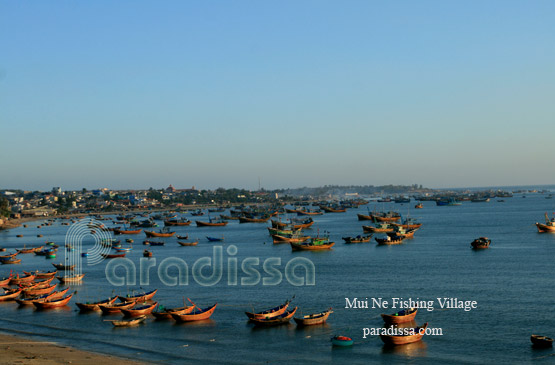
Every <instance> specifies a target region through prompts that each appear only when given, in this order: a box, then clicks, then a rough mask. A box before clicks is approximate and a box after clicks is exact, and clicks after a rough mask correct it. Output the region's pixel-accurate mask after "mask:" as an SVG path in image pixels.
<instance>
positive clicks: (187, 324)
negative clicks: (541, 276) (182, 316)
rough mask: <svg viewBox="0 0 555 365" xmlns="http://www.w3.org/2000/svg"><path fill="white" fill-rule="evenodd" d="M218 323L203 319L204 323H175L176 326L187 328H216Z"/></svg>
mask: <svg viewBox="0 0 555 365" xmlns="http://www.w3.org/2000/svg"><path fill="white" fill-rule="evenodd" d="M215 325H216V321H214V320H213V319H211V318H208V319H203V320H202V321H190V322H175V323H174V326H186V327H214V326H215Z"/></svg>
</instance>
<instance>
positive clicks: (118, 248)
mask: <svg viewBox="0 0 555 365" xmlns="http://www.w3.org/2000/svg"><path fill="white" fill-rule="evenodd" d="M132 249H133V247H114V250H116V252H130V251H131V250H132Z"/></svg>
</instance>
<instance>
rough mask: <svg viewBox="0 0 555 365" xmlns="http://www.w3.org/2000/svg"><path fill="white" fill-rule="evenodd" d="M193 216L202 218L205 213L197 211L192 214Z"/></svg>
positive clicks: (200, 210)
mask: <svg viewBox="0 0 555 365" xmlns="http://www.w3.org/2000/svg"><path fill="white" fill-rule="evenodd" d="M191 215H192V216H193V217H200V216H202V215H204V212H203V211H202V209H198V210H197V211H195V212H191Z"/></svg>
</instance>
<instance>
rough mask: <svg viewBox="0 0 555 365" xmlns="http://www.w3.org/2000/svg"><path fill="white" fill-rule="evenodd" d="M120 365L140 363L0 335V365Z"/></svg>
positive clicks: (51, 343) (48, 343)
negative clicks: (115, 364)
mask: <svg viewBox="0 0 555 365" xmlns="http://www.w3.org/2000/svg"><path fill="white" fill-rule="evenodd" d="M108 363H110V364H114V363H117V364H121V365H132V364H133V365H137V364H141V363H140V362H137V361H133V360H128V359H124V358H120V357H115V356H108V355H102V354H97V353H93V352H86V351H81V350H76V349H74V348H71V347H68V346H64V345H61V344H58V343H55V342H41V341H34V340H28V339H25V338H22V337H17V336H11V335H6V334H0V364H91V365H93V364H108Z"/></svg>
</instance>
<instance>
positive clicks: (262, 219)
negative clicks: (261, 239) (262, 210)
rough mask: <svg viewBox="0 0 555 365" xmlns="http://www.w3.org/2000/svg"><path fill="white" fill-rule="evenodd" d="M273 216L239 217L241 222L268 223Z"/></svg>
mask: <svg viewBox="0 0 555 365" xmlns="http://www.w3.org/2000/svg"><path fill="white" fill-rule="evenodd" d="M270 217H271V216H267V217H262V218H249V217H245V216H243V217H239V223H266V222H267V221H268V220H269V219H270Z"/></svg>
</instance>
